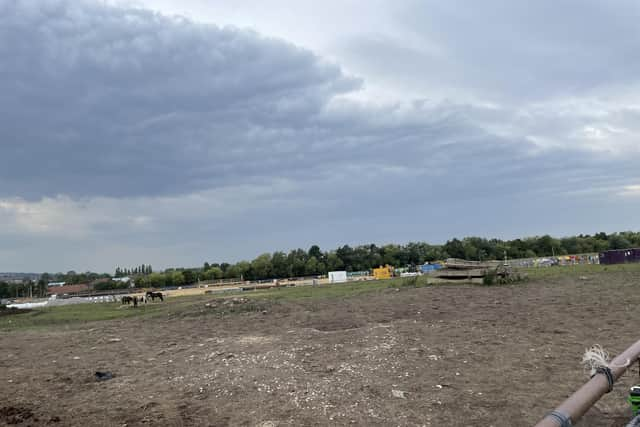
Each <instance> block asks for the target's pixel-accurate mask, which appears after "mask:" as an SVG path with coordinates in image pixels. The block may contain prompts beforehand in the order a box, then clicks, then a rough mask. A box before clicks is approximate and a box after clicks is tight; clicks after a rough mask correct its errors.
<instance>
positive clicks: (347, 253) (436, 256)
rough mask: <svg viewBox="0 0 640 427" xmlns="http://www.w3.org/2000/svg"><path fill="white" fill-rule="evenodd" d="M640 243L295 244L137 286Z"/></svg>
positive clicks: (619, 236)
mask: <svg viewBox="0 0 640 427" xmlns="http://www.w3.org/2000/svg"><path fill="white" fill-rule="evenodd" d="M635 246H637V247H640V233H636V232H630V231H629V232H622V233H612V234H607V233H597V234H595V235H583V234H581V235H579V236H572V237H565V238H554V237H551V236H548V235H545V236H539V237H529V238H524V239H514V240H500V239H486V238H482V237H466V238H464V239H457V238H456V239H452V240H449V241H448V242H446V243H445V244H444V245H431V244H428V243H424V242H414V243H408V244H406V245H394V244H389V245H383V246H377V245H375V244H369V245H360V246H355V247H351V246H349V245H345V246H342V247H341V248H338V249H335V250H331V251H322V250H321V249H320V248H319V247H318V246H317V245H314V246H311V248H309V250H307V251H305V250H303V249H295V250H292V251H290V252H289V253H285V252H274V253H271V254H269V253H266V254H262V255H260V256H258V257H257V258H255V259H254V260H253V261H240V262H238V263H235V264H229V263H220V264H218V263H208V262H206V263H204V265H203V267H202V268H195V269H170V270H167V271H165V272H164V273H153V274H151V275H148V276H146V277H138V278H137V279H136V282H135V283H136V286H138V287H164V286H185V285H190V284H193V283H196V282H198V281H200V280H216V279H244V280H265V279H279V278H287V277H302V276H316V275H325V274H327V273H328V272H329V271H335V270H346V271H350V272H351V271H365V270H371V269H372V268H375V267H378V266H380V265H386V264H389V265H392V266H395V267H411V266H413V267H417V266H419V265H422V264H424V263H425V262H433V261H438V260H445V259H447V258H463V259H468V260H480V261H483V260H493V259H503V258H504V257H505V255H506V256H507V257H508V258H509V259H513V258H534V257H545V256H554V255H555V256H558V255H568V254H580V253H594V252H602V251H605V250H609V249H624V248H629V247H635Z"/></svg>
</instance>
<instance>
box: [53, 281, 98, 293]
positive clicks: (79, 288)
mask: <svg viewBox="0 0 640 427" xmlns="http://www.w3.org/2000/svg"><path fill="white" fill-rule="evenodd" d="M88 290H89V285H87V284H86V283H81V284H78V285H63V286H52V287H50V288H49V289H48V293H49V295H73V294H77V293H80V292H84V291H88Z"/></svg>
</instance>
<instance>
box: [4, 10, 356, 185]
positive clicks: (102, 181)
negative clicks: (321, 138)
mask: <svg viewBox="0 0 640 427" xmlns="http://www.w3.org/2000/svg"><path fill="white" fill-rule="evenodd" d="M2 7H3V11H4V13H3V14H2V15H1V16H0V56H1V57H2V58H6V59H7V60H5V61H2V64H1V65H0V76H1V77H2V78H1V79H0V91H1V92H2V93H3V97H2V99H1V100H0V111H1V112H2V116H3V122H4V123H6V124H7V126H3V127H2V128H1V130H0V140H1V141H3V143H2V158H1V159H2V160H1V164H0V165H1V166H2V167H0V194H2V195H5V196H6V195H10V196H13V195H29V196H31V197H38V196H41V195H43V194H56V193H66V194H79V195H88V194H104V195H136V194H149V193H150V192H156V193H160V194H162V193H167V192H180V191H185V190H187V191H188V190H193V189H197V188H202V187H203V186H206V185H211V184H212V183H215V182H216V180H220V179H222V178H223V175H224V174H223V173H221V172H224V168H225V167H230V168H232V169H233V168H236V167H238V166H241V165H242V161H243V159H245V158H246V157H247V152H251V153H256V152H257V153H260V152H262V153H261V154H262V155H264V154H265V153H269V151H270V147H267V146H261V145H260V143H261V141H260V140H259V139H258V140H256V141H254V140H253V138H252V135H251V131H252V130H253V129H257V130H260V129H261V128H264V129H265V130H266V131H267V133H268V132H276V133H277V132H279V131H281V130H286V129H287V128H290V127H293V128H295V127H297V126H301V125H302V124H303V123H304V121H306V120H308V119H309V117H311V116H313V115H314V114H317V112H318V111H319V110H320V109H322V107H323V105H324V104H325V103H326V101H327V99H328V98H330V97H332V96H334V95H336V94H340V93H343V92H345V91H350V90H353V89H357V88H358V87H359V84H360V83H359V81H358V80H357V79H354V78H351V77H347V76H345V75H344V74H343V73H342V72H341V71H340V69H339V68H338V67H336V66H334V65H331V64H327V63H324V62H323V61H322V60H320V59H319V58H317V57H316V56H314V55H313V54H312V53H310V52H308V51H304V50H301V49H299V48H296V47H295V46H293V45H290V44H288V43H285V42H282V41H278V40H272V39H266V38H262V37H260V36H258V35H257V34H255V33H252V32H249V31H244V30H236V29H230V28H227V29H219V28H217V27H214V26H204V25H198V24H194V23H192V22H189V21H184V20H180V19H177V18H166V17H163V16H160V15H157V14H153V13H151V12H148V11H144V10H139V9H120V8H114V7H108V6H104V5H99V4H93V3H89V2H70V1H48V2H44V3H42V4H39V5H38V6H35V5H33V4H30V3H29V2H26V1H18V2H12V1H5V2H2ZM252 156H253V154H252V155H250V156H249V157H252ZM27 170H28V171H29V172H28V173H26V171H27Z"/></svg>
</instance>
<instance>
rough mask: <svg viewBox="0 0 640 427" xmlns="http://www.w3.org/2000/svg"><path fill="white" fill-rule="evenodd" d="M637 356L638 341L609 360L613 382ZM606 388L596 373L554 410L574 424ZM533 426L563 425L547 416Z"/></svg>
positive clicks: (607, 388)
mask: <svg viewBox="0 0 640 427" xmlns="http://www.w3.org/2000/svg"><path fill="white" fill-rule="evenodd" d="M638 357H640V341H638V342H636V343H635V344H633V345H632V346H631V347H629V348H628V349H626V350H625V351H624V352H623V353H622V354H620V355H618V357H616V358H615V359H613V361H611V363H610V369H611V373H612V374H613V380H614V382H615V381H617V380H618V378H620V377H621V376H622V374H624V373H625V371H626V370H627V368H629V366H631V365H632V364H633V363H634V362H635V361H636V360H637V359H638ZM607 390H609V383H608V382H607V378H606V377H605V376H604V375H601V374H599V375H596V376H594V377H593V378H591V380H589V382H587V383H586V384H585V385H583V386H582V387H581V388H580V389H579V390H578V391H576V392H575V393H573V394H572V395H571V396H569V398H568V399H567V400H565V401H564V402H562V404H561V405H560V406H558V407H557V408H556V409H555V412H558V413H560V414H563V415H565V416H567V417H569V418H570V419H571V422H572V423H573V424H575V423H576V422H578V420H579V419H580V418H581V417H582V416H583V415H584V414H585V413H586V412H587V411H588V410H589V409H590V408H591V407H592V406H593V405H594V404H595V403H596V402H597V401H598V400H600V398H601V397H602V396H603V395H604V394H605V393H606V392H607ZM535 427H564V426H563V425H562V423H561V422H560V421H559V420H558V419H556V418H554V417H550V416H547V417H545V418H544V419H542V420H541V421H540V422H539V423H538V424H536V425H535Z"/></svg>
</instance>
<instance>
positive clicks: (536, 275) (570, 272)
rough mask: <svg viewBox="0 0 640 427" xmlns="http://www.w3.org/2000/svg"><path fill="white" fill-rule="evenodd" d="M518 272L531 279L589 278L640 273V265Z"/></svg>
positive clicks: (573, 267) (564, 267)
mask: <svg viewBox="0 0 640 427" xmlns="http://www.w3.org/2000/svg"><path fill="white" fill-rule="evenodd" d="M518 271H520V272H522V273H525V274H526V275H527V276H528V277H529V278H531V279H548V278H556V277H566V276H574V277H575V276H588V275H590V274H604V273H607V272H610V273H616V272H629V273H640V263H638V264H615V265H599V264H585V265H567V266H560V265H556V266H553V267H529V268H520V269H518Z"/></svg>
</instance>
